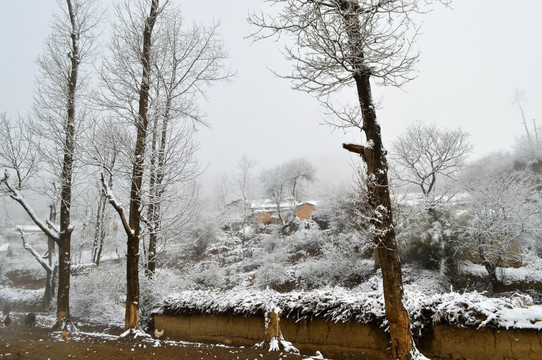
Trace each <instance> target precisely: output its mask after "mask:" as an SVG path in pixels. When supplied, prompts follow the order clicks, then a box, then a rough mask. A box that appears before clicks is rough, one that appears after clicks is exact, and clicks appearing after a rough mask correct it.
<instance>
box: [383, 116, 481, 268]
mask: <svg viewBox="0 0 542 360" xmlns="http://www.w3.org/2000/svg"><path fill="white" fill-rule="evenodd" d="M392 145H393V147H392V153H391V159H392V161H393V169H394V172H395V173H396V177H397V179H398V180H399V184H400V185H406V186H414V188H415V189H416V190H419V191H421V193H422V194H423V197H421V198H420V199H421V201H422V202H423V207H424V208H425V210H426V211H427V214H417V215H415V216H414V217H412V218H411V219H408V220H407V221H409V222H411V221H414V222H415V223H416V224H417V225H418V226H419V227H420V228H423V229H425V230H426V232H425V233H423V232H422V233H423V234H424V235H422V236H418V235H419V234H420V233H417V232H415V231H414V232H413V231H408V232H406V233H403V234H402V235H403V236H402V238H403V242H404V243H405V244H406V247H407V248H408V249H410V250H414V249H418V250H421V249H422V248H425V249H426V250H429V251H428V252H427V253H426V254H427V256H428V258H427V259H426V262H425V261H424V263H425V264H429V263H435V261H437V263H438V264H440V265H439V266H440V270H441V272H442V273H446V272H447V271H448V270H449V269H447V264H448V263H449V262H447V255H448V254H449V253H450V245H451V244H449V240H450V236H449V234H450V231H449V230H446V229H449V226H450V218H451V217H453V214H452V213H453V209H452V208H451V206H449V205H448V204H447V203H448V202H449V201H450V200H451V199H453V197H454V196H455V195H456V189H457V186H455V187H454V186H453V184H451V185H452V186H450V184H449V183H450V181H452V182H455V181H456V180H457V176H458V174H459V173H460V171H461V170H462V169H463V168H464V166H465V160H466V157H467V155H468V153H469V152H470V150H471V148H472V146H471V145H470V143H469V142H468V134H467V133H466V132H465V131H463V130H461V129H455V130H452V129H446V128H443V129H441V128H438V127H437V126H436V125H435V124H424V123H422V122H419V121H417V122H415V123H414V124H412V125H410V126H409V127H408V128H407V129H406V132H405V133H404V134H403V135H401V136H399V137H398V138H397V139H395V140H394V141H393V142H392ZM443 182H444V183H445V182H448V184H446V183H445V184H444V186H443V185H442V183H443ZM437 185H438V186H437ZM412 210H413V209H412ZM415 219H418V220H421V221H419V222H418V221H415ZM404 220H406V219H404ZM403 223H404V222H403ZM407 227H408V225H407ZM407 233H409V234H411V235H413V238H411V239H407V238H406V236H405V235H406V234H407ZM429 234H431V236H428V235H429ZM409 242H413V244H408V243H409ZM414 243H417V244H418V245H417V246H411V245H414ZM424 243H425V244H424ZM425 245H426V246H425Z"/></svg>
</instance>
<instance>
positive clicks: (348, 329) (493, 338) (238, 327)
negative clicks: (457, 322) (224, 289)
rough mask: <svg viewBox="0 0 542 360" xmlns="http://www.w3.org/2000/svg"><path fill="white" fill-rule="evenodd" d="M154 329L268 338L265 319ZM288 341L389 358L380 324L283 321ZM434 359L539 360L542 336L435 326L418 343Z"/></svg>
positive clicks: (199, 337)
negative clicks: (266, 336)
mask: <svg viewBox="0 0 542 360" xmlns="http://www.w3.org/2000/svg"><path fill="white" fill-rule="evenodd" d="M154 326H155V328H157V329H159V330H162V329H164V330H165V334H164V336H166V337H169V338H170V339H176V340H185V341H195V342H208V343H223V344H227V345H237V346H241V345H242V346H252V345H254V344H256V343H261V342H262V341H263V340H264V338H265V323H264V319H263V317H243V316H237V315H200V314H191V315H173V316H172V315H155V316H154ZM280 330H281V332H282V335H283V336H284V338H285V339H286V340H287V341H290V342H292V344H293V345H294V346H295V347H297V348H298V349H299V350H301V352H302V353H306V354H314V352H315V351H317V350H318V351H320V352H322V354H324V356H326V357H330V358H332V359H336V360H338V359H359V360H361V359H363V360H365V359H367V360H385V359H389V356H390V351H389V336H388V334H387V333H386V332H385V331H384V330H383V329H382V328H379V327H377V326H375V325H365V324H360V323H357V322H345V323H333V322H327V321H324V320H321V319H313V320H300V321H295V320H294V319H292V318H285V319H284V318H283V319H281V320H280ZM418 347H419V348H420V350H421V352H422V353H423V354H425V355H426V356H428V357H429V358H431V359H435V360H436V359H449V360H467V359H468V360H488V359H491V360H514V359H515V360H540V359H542V333H541V332H539V331H536V330H517V329H516V330H505V329H500V330H499V329H487V328H483V329H479V330H475V329H463V328H457V327H453V326H448V325H436V326H434V327H433V328H432V329H431V331H429V332H428V333H427V334H426V335H425V336H424V337H423V338H421V339H419V341H418Z"/></svg>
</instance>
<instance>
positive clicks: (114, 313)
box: [70, 264, 126, 326]
mask: <svg viewBox="0 0 542 360" xmlns="http://www.w3.org/2000/svg"><path fill="white" fill-rule="evenodd" d="M125 288H126V278H125V274H124V266H123V265H122V264H111V265H110V264H108V265H105V264H102V265H100V266H98V267H96V266H94V267H87V268H85V269H84V270H82V271H80V272H79V273H78V275H77V276H72V279H71V296H70V312H71V314H72V316H74V317H76V318H81V319H83V320H86V321H89V322H95V323H100V324H109V325H117V326H121V325H123V324H124V302H125V300H126V299H125V290H126V289H125Z"/></svg>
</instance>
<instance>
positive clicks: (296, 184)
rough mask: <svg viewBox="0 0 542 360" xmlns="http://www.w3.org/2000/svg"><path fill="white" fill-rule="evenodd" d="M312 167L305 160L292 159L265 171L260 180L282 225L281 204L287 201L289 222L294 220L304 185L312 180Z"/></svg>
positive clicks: (304, 188) (283, 217)
mask: <svg viewBox="0 0 542 360" xmlns="http://www.w3.org/2000/svg"><path fill="white" fill-rule="evenodd" d="M314 172H315V170H314V167H313V166H312V164H311V163H310V162H309V161H307V160H305V159H294V160H290V161H287V162H285V163H283V164H280V165H278V166H276V167H274V168H271V169H268V170H265V171H264V172H263V173H262V175H261V179H262V182H263V186H264V193H265V194H266V196H268V197H269V198H270V199H271V200H273V202H274V203H275V205H276V209H277V215H278V217H279V219H280V221H281V224H282V225H285V224H286V220H285V216H284V214H283V203H285V202H286V201H289V202H290V203H291V204H290V209H289V212H290V214H289V217H288V219H289V221H293V220H294V218H295V209H296V207H297V205H298V204H299V201H300V200H301V198H302V194H303V192H304V191H306V185H307V184H308V183H309V182H312V181H313V180H314Z"/></svg>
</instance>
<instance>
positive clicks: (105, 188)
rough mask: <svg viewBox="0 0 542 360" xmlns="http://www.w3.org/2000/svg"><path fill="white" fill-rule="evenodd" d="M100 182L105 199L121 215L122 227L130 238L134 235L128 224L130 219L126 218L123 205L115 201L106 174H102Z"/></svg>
mask: <svg viewBox="0 0 542 360" xmlns="http://www.w3.org/2000/svg"><path fill="white" fill-rule="evenodd" d="M100 181H101V182H102V191H103V192H104V195H105V197H106V198H107V200H108V201H109V203H110V204H111V206H113V208H114V209H115V211H116V212H117V213H118V214H119V216H120V220H121V221H122V226H123V227H124V231H126V234H127V235H128V236H132V235H133V233H134V232H133V230H132V228H131V227H130V224H129V223H128V219H127V218H126V214H125V213H124V209H123V208H122V205H121V204H120V203H119V202H118V201H117V200H116V199H115V196H114V195H113V192H112V191H111V189H110V188H109V186H108V185H107V183H106V182H105V178H104V174H103V173H102V174H100Z"/></svg>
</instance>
